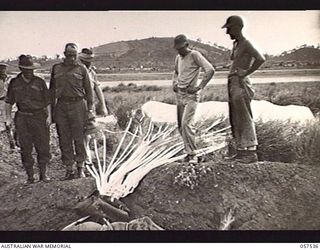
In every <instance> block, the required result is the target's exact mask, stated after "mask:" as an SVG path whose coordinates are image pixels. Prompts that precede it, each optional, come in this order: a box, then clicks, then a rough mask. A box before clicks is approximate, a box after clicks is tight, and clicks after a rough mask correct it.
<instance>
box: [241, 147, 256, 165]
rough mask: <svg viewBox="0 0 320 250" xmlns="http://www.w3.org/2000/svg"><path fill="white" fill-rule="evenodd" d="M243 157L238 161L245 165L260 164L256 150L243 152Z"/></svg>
mask: <svg viewBox="0 0 320 250" xmlns="http://www.w3.org/2000/svg"><path fill="white" fill-rule="evenodd" d="M241 151H242V154H241V157H239V158H237V159H236V161H237V162H239V163H243V164H250V163H256V162H258V155H257V152H256V151H255V150H241Z"/></svg>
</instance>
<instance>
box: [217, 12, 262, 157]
mask: <svg viewBox="0 0 320 250" xmlns="http://www.w3.org/2000/svg"><path fill="white" fill-rule="evenodd" d="M243 25H244V24H243V20H242V18H241V17H240V16H236V15H234V16H230V17H228V19H227V21H226V23H225V24H224V25H223V26H222V28H223V29H224V28H225V29H226V33H227V34H228V35H229V36H230V38H231V40H234V42H233V49H232V53H231V60H232V65H231V68H230V73H229V75H228V95H229V118H230V124H231V130H232V136H233V138H234V140H235V143H236V153H235V154H233V155H229V156H228V157H226V158H227V159H237V160H238V161H240V162H242V163H252V162H257V161H258V156H257V152H256V149H257V145H258V141H257V136H256V129H255V124H254V121H253V117H252V110H251V106H250V103H251V100H252V99H253V95H254V90H253V88H252V85H251V83H250V80H249V78H248V76H249V75H250V74H252V73H253V72H254V71H256V70H257V69H258V68H259V67H260V66H261V65H262V64H263V63H264V61H265V58H264V56H263V55H262V54H260V53H259V51H258V50H257V49H256V48H255V47H254V46H253V45H252V43H251V42H250V41H249V40H248V39H246V38H245V37H244V35H243V33H242V28H243Z"/></svg>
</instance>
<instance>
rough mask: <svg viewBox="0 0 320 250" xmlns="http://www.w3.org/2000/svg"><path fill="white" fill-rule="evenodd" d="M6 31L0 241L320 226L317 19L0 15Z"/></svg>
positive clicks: (207, 14) (283, 14) (208, 13)
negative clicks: (15, 235)
mask: <svg viewBox="0 0 320 250" xmlns="http://www.w3.org/2000/svg"><path fill="white" fill-rule="evenodd" d="M0 30H1V32H2V36H1V48H0V141H1V143H0V230H1V231H115V230H117V231H138V230H139V231H141V230H144V231H178V230H179V231H181V230H182V231H195V230H196V231H202V230H205V231H218V232H220V231H247V230H250V231H251V230H252V231H259V230H280V231H282V230H283V231H286V230H319V229H320V209H319V206H320V199H319V198H320V197H319V195H320V185H319V177H320V126H319V124H320V120H319V119H320V118H319V117H320V11H317V10H291V11H283V10H282V11H278V10H260V11H259V10H202V11H197V10H190V11H187V10H186V11H182V10H180V11H176V10H171V11H169V10H162V11H160V10H153V11H152V10H148V11H144V10H141V11H139V10H131V11H128V10H111V11H0ZM188 241H190V239H189V240H188ZM191 241H192V239H191Z"/></svg>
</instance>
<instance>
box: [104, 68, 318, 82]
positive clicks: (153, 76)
mask: <svg viewBox="0 0 320 250" xmlns="http://www.w3.org/2000/svg"><path fill="white" fill-rule="evenodd" d="M227 75H228V71H217V72H216V74H215V78H226V76H227ZM305 75H308V76H313V75H317V76H319V75H320V69H285V70H284V69H281V70H258V71H256V72H255V73H254V74H253V75H252V76H253V77H264V76H265V77H267V76H290V77H292V76H305ZM98 79H99V81H139V80H170V79H172V72H164V73H159V72H151V73H145V72H139V73H134V72H132V73H111V74H98Z"/></svg>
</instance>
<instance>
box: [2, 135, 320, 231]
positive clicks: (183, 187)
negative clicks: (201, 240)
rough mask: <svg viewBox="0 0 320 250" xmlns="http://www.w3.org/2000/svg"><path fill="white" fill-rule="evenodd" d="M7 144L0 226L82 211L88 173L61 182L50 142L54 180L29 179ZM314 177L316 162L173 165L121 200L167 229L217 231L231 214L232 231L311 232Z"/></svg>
mask: <svg viewBox="0 0 320 250" xmlns="http://www.w3.org/2000/svg"><path fill="white" fill-rule="evenodd" d="M1 139H3V141H5V138H1ZM7 148H8V147H7V146H6V145H5V144H4V145H3V147H2V148H0V151H1V154H0V155H1V159H0V160H1V162H0V166H1V167H0V200H1V203H0V214H1V218H0V230H61V229H62V228H63V227H65V226H66V225H68V224H70V223H72V222H74V221H75V220H77V219H79V218H81V217H82V216H80V215H78V214H77V213H76V212H75V210H74V207H75V206H76V205H77V204H78V203H79V201H80V200H81V199H82V198H83V197H86V196H88V195H90V194H91V193H92V192H93V191H94V190H95V180H94V179H93V178H92V177H87V178H83V179H75V180H70V181H63V180H62V179H63V176H64V169H63V166H62V165H61V163H60V160H59V156H58V154H59V151H58V150H57V148H54V149H53V158H52V160H51V163H50V167H49V176H50V177H52V178H53V180H52V182H50V183H43V182H37V183H35V184H32V185H26V184H24V181H25V180H26V175H25V173H24V170H23V169H22V168H21V163H20V157H19V154H18V152H17V151H15V152H13V153H9V151H8V149H7ZM318 180H319V167H317V166H307V165H297V164H285V163H272V162H260V163H259V164H249V165H242V164H234V163H226V162H223V161H220V160H217V159H215V160H214V159H211V160H210V161H209V162H206V163H201V164H197V165H195V166H192V165H186V164H182V163H173V164H170V165H164V166H162V167H159V168H157V169H154V170H153V171H151V172H150V173H149V174H148V175H147V176H146V177H145V178H144V179H143V180H142V182H141V183H140V185H139V186H138V188H137V189H136V190H135V191H134V193H132V194H130V195H128V196H127V197H125V198H123V199H122V201H123V202H124V203H125V204H126V205H127V206H128V207H129V208H130V209H131V214H130V216H131V219H135V218H140V217H143V216H148V217H150V218H151V219H152V220H153V221H154V222H155V223H156V224H157V225H159V226H161V227H162V228H164V229H168V230H196V229H206V230H208V229H209V230H210V229H219V228H220V224H221V221H222V219H223V218H224V216H226V215H227V214H229V213H230V214H232V215H233V216H234V219H235V220H234V222H233V223H232V224H231V229H238V230H247V229H250V230H259V229H264V230H273V229H275V230H276V229H286V230H287V229H297V230H304V229H310V230H314V229H319V228H320V219H319V218H320V210H319V205H320V201H319V193H320V187H319V184H318Z"/></svg>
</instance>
